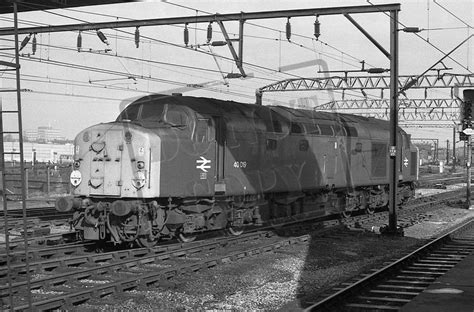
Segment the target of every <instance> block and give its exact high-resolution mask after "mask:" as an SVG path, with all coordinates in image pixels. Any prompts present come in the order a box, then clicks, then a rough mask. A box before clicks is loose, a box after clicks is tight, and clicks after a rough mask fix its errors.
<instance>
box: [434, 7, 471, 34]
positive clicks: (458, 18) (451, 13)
mask: <svg viewBox="0 0 474 312" xmlns="http://www.w3.org/2000/svg"><path fill="white" fill-rule="evenodd" d="M433 2H434V4H436V5H437V6H439V7H440V8H442V9H443V10H445V11H446V12H448V13H449V14H450V15H451V16H453V17H454V18H456V19H457V20H458V21H460V22H461V23H463V24H464V25H466V26H467V27H469V28H471V29H472V26H471V25H469V24H468V23H466V22H465V21H464V20H463V19H461V18H460V17H458V16H457V15H456V14H454V13H453V12H451V11H450V10H448V9H447V8H445V7H444V6H442V5H441V4H439V3H438V2H436V0H433Z"/></svg>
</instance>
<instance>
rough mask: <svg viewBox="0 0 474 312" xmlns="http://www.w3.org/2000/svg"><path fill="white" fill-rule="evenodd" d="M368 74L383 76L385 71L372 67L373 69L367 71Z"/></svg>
mask: <svg viewBox="0 0 474 312" xmlns="http://www.w3.org/2000/svg"><path fill="white" fill-rule="evenodd" d="M367 72H368V73H369V74H382V73H384V72H385V69H384V68H380V67H372V68H369V69H367Z"/></svg>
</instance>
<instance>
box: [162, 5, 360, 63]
mask: <svg viewBox="0 0 474 312" xmlns="http://www.w3.org/2000/svg"><path fill="white" fill-rule="evenodd" d="M165 3H166V4H170V5H175V6H178V7H181V8H185V9H188V10H193V11H199V12H202V13H205V14H213V13H211V12H207V11H203V10H199V9H195V8H191V7H188V6H185V5H181V4H176V3H173V2H171V1H166V2H165ZM247 24H249V25H252V26H255V27H259V28H263V29H267V30H272V31H275V32H280V31H281V30H280V29H275V28H272V27H268V26H262V25H258V24H255V23H251V22H247ZM292 35H294V36H297V37H301V38H305V39H314V38H312V37H308V36H305V35H300V34H296V33H295V34H292ZM276 40H278V39H276ZM318 41H320V40H318ZM323 44H324V45H326V46H328V47H330V48H332V49H334V50H336V51H338V52H340V53H343V54H345V55H347V56H349V57H351V58H353V59H354V60H356V61H358V62H360V61H362V60H361V59H359V58H357V57H355V56H352V55H351V54H348V53H346V52H344V51H342V50H340V49H338V48H336V47H334V46H332V45H330V44H328V43H325V42H323Z"/></svg>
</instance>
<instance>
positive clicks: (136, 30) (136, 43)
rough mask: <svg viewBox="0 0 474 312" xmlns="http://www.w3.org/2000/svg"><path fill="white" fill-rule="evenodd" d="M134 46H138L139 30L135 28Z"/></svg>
mask: <svg viewBox="0 0 474 312" xmlns="http://www.w3.org/2000/svg"><path fill="white" fill-rule="evenodd" d="M135 46H136V47H137V48H138V47H139V46H140V30H139V29H138V27H137V29H135Z"/></svg>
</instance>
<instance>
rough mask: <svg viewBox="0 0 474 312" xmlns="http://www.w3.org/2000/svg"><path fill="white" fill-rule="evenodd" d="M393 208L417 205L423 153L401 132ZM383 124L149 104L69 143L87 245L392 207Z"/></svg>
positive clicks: (261, 109) (212, 105) (171, 102)
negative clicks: (400, 204) (398, 203)
mask: <svg viewBox="0 0 474 312" xmlns="http://www.w3.org/2000/svg"><path fill="white" fill-rule="evenodd" d="M397 136H398V142H399V144H398V150H397V153H398V155H399V157H398V159H400V162H399V164H397V166H398V177H399V185H398V198H399V199H400V201H404V200H406V199H408V198H410V197H411V196H413V194H414V183H415V181H416V180H417V175H418V151H417V149H416V147H414V146H412V145H411V142H410V137H409V135H407V134H406V133H405V132H404V131H403V130H402V129H398V131H397ZM388 141H389V123H388V122H387V121H382V120H377V119H374V118H365V117H360V116H354V115H348V114H333V113H324V112H317V111H311V110H302V109H292V108H287V107H280V106H259V105H252V104H243V103H237V102H231V101H222V100H217V99H210V98H198V97H187V96H177V95H173V96H167V95H159V94H156V95H150V96H145V97H143V98H140V99H138V100H136V101H135V102H133V103H131V104H130V105H129V106H128V107H126V108H125V109H124V111H123V112H121V114H120V115H119V116H118V118H117V120H116V121H114V122H110V123H103V124H98V125H95V126H92V127H89V128H87V129H85V130H83V131H82V132H81V133H79V134H78V135H77V137H76V139H75V155H74V165H73V166H74V170H73V172H72V173H71V184H72V186H73V192H72V193H73V196H68V197H64V198H61V199H59V200H58V201H57V204H56V206H57V209H58V210H60V211H68V210H74V217H73V224H74V227H75V229H76V230H77V231H78V232H79V233H81V235H82V236H83V238H84V239H88V240H102V241H112V242H115V243H121V242H138V243H139V244H140V245H142V246H151V245H153V244H155V243H156V242H157V241H159V240H160V239H166V238H170V237H179V238H181V239H182V240H187V239H189V238H190V236H192V235H193V233H196V232H203V231H208V230H215V229H222V228H227V229H229V230H230V232H231V233H233V234H239V233H240V232H241V227H242V226H243V225H245V224H262V222H264V221H266V220H271V219H274V218H276V217H282V216H291V215H296V214H301V213H305V214H307V213H315V214H320V215H325V214H334V213H342V214H345V215H346V214H348V213H350V212H351V211H354V210H359V209H365V210H367V211H368V212H373V210H374V209H376V208H378V207H384V206H386V205H387V203H388V184H389V179H388V175H389V154H388V153H389V143H388Z"/></svg>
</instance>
